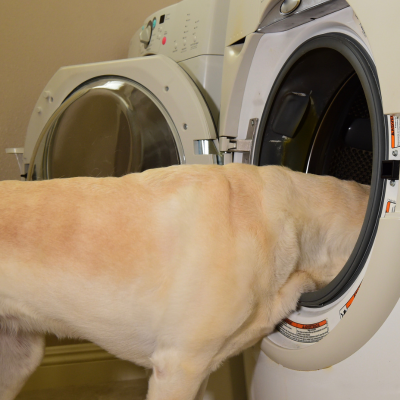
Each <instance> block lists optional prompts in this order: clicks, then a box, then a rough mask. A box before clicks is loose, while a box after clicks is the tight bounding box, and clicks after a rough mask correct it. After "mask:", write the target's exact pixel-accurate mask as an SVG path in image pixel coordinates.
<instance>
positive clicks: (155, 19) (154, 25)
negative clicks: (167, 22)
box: [153, 17, 157, 29]
mask: <svg viewBox="0 0 400 400" xmlns="http://www.w3.org/2000/svg"><path fill="white" fill-rule="evenodd" d="M156 25H157V18H156V17H154V18H153V29H154V28H155V27H156Z"/></svg>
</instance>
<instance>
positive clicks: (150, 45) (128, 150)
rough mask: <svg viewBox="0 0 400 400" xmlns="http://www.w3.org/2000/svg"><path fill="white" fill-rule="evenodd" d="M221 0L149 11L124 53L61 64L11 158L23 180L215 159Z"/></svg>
mask: <svg viewBox="0 0 400 400" xmlns="http://www.w3.org/2000/svg"><path fill="white" fill-rule="evenodd" d="M228 8H229V0H206V1H204V2H202V3H201V4H200V3H199V2H197V1H195V0H184V1H181V2H179V3H177V4H174V5H172V6H169V7H167V8H165V9H162V10H159V11H157V12H156V13H154V14H153V15H151V16H149V17H148V18H147V19H146V20H145V21H144V23H143V26H142V27H141V28H140V29H139V30H138V31H137V33H136V34H135V35H134V36H133V37H132V40H131V42H130V47H129V52H128V58H127V59H125V60H117V61H110V62H101V63H94V64H86V65H76V66H68V67H63V68H61V69H60V70H58V71H57V72H56V73H55V75H54V76H53V77H52V78H51V80H50V81H49V82H48V84H47V85H46V87H45V88H44V90H43V92H42V93H41V95H40V97H39V99H38V101H37V103H36V105H35V108H34V110H33V113H32V116H31V119H30V122H29V125H28V130H27V135H26V140H25V146H24V148H23V149H8V150H7V151H8V152H9V153H14V154H17V156H19V158H20V160H19V161H20V168H21V175H22V176H23V177H26V179H28V180H36V179H37V180H40V179H52V178H61V177H65V178H66V177H73V176H96V177H101V176H121V175H124V174H127V173H130V172H140V171H144V170H146V169H149V168H158V167H165V166H169V165H174V164H185V163H187V164H207V163H217V162H221V160H220V159H219V156H218V151H217V148H216V140H217V128H216V127H217V125H218V118H219V109H220V101H221V99H220V97H221V81H222V68H223V56H224V49H225V32H226V25H227V17H228Z"/></svg>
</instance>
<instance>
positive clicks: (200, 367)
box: [147, 350, 210, 400]
mask: <svg viewBox="0 0 400 400" xmlns="http://www.w3.org/2000/svg"><path fill="white" fill-rule="evenodd" d="M152 362H153V374H152V376H151V378H150V382H149V391H148V393H147V400H202V398H203V397H202V394H204V389H205V388H204V387H203V385H202V382H204V381H205V380H206V379H207V377H208V374H209V372H210V371H208V368H207V365H208V364H209V363H208V362H206V358H205V357H204V355H203V356H200V357H199V356H197V357H196V356H195V357H190V356H188V355H187V354H184V353H181V352H176V351H173V350H163V351H160V352H156V353H155V354H154V356H153V357H152ZM206 384H207V382H206V383H205V384H204V385H206ZM196 395H197V396H196Z"/></svg>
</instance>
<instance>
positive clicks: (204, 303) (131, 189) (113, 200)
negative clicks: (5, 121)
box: [0, 165, 369, 400]
mask: <svg viewBox="0 0 400 400" xmlns="http://www.w3.org/2000/svg"><path fill="white" fill-rule="evenodd" d="M0 190H1V196H0V254H1V260H0V399H1V400H6V399H7V400H8V399H12V398H14V397H15V396H16V394H17V392H18V391H19V390H20V388H21V387H22V385H23V383H24V382H25V381H26V379H27V377H28V376H29V375H30V374H31V372H32V371H33V370H34V369H35V368H36V366H37V365H38V364H39V363H40V360H41V357H42V354H43V339H42V336H43V333H44V332H53V333H55V334H56V335H59V336H71V337H78V338H84V339H88V340H90V341H93V342H94V343H96V344H98V345H100V346H102V347H104V348H105V349H106V350H108V351H109V352H111V353H113V354H115V355H116V356H118V357H120V358H123V359H127V360H130V361H132V362H135V363H137V364H140V365H143V366H145V367H148V368H152V369H153V375H152V378H151V380H150V387H149V393H148V399H149V400H161V399H162V400H189V399H192V398H193V397H194V396H195V395H196V392H197V390H198V387H199V386H200V383H201V382H202V380H203V379H204V378H205V377H206V376H207V375H208V374H209V373H210V371H212V370H214V369H215V368H217V367H218V365H220V363H221V362H222V361H223V360H224V359H226V358H227V357H229V356H231V355H233V354H237V353H239V352H240V351H242V350H243V349H245V348H246V347H248V346H250V345H252V344H254V343H255V342H256V341H258V340H259V339H260V338H261V337H263V336H264V335H266V334H268V333H270V332H271V331H272V330H273V329H274V327H275V325H276V324H277V323H278V322H279V321H280V320H281V319H282V318H284V317H286V316H287V315H288V314H289V312H291V311H292V310H293V309H294V308H295V307H296V303H297V301H298V299H299V296H300V294H301V293H302V292H305V291H309V290H313V289H314V288H315V287H320V286H323V285H325V284H326V283H327V282H329V281H330V280H331V279H332V278H333V277H334V276H335V275H336V274H337V273H338V271H339V270H340V269H341V267H342V266H343V265H344V263H345V262H346V259H347V258H348V256H349V254H350V252H351V251H352V248H353V247H354V244H355V242H356V240H357V237H358V234H359V231H360V228H361V225H362V221H363V218H364V214H365V210H366V205H367V201H368V195H369V188H368V187H366V186H362V185H359V184H357V183H354V182H343V181H339V180H337V179H335V178H331V177H319V176H313V175H305V174H301V173H296V172H292V171H290V170H288V169H285V168H281V167H253V166H245V165H229V166H224V167H219V166H179V167H169V168H164V169H157V170H151V171H147V172H144V173H141V174H131V175H127V176H125V177H122V178H99V179H96V178H74V179H66V180H53V181H43V182H11V181H4V182H1V183H0ZM354 205H356V207H354Z"/></svg>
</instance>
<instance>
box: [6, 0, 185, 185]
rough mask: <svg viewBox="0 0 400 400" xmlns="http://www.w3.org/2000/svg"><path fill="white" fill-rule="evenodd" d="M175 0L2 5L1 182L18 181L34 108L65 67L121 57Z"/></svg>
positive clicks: (12, 0) (36, 0)
mask: <svg viewBox="0 0 400 400" xmlns="http://www.w3.org/2000/svg"><path fill="white" fill-rule="evenodd" d="M177 1H178V0H145V1H140V0H113V1H110V0H68V1H61V0H0V77H1V79H0V180H3V179H19V170H18V166H17V162H16V160H15V157H14V156H13V155H6V154H5V151H4V149H5V148H6V147H23V146H24V141H25V133H26V129H27V126H28V122H29V118H30V115H31V112H32V110H33V107H34V105H35V103H36V101H37V98H38V96H39V95H40V93H41V91H42V89H43V87H44V86H45V84H46V83H47V81H48V80H49V79H50V78H51V76H52V75H53V74H54V73H55V72H56V71H57V69H58V68H60V67H61V66H63V65H73V64H83V63H89V62H96V61H106V60H115V59H121V58H125V57H126V55H127V52H128V46H129V41H130V39H131V37H132V35H133V34H134V32H135V31H136V29H138V28H139V27H140V26H141V25H142V22H143V20H144V19H145V18H146V17H147V16H148V15H150V14H151V13H152V12H154V11H156V10H158V9H160V8H163V7H166V6H168V5H170V4H174V3H176V2H177Z"/></svg>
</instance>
